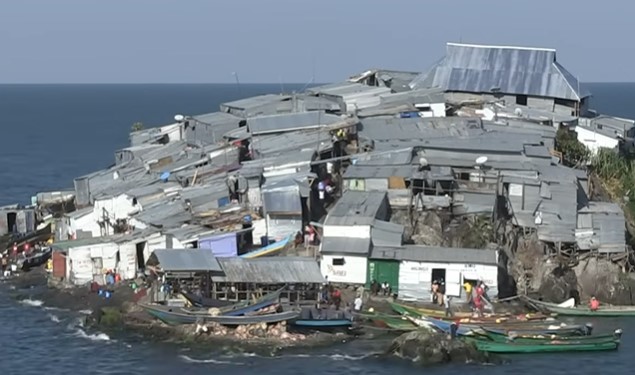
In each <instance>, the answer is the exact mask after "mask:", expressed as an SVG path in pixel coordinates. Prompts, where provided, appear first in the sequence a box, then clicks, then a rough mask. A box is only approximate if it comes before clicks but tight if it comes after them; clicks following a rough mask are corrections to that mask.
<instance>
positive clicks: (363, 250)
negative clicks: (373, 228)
mask: <svg viewBox="0 0 635 375" xmlns="http://www.w3.org/2000/svg"><path fill="white" fill-rule="evenodd" d="M370 248H371V239H370V238H353V237H324V238H323V239H322V244H321V247H320V252H321V253H322V254H351V255H361V256H364V257H365V256H368V252H369V251H370Z"/></svg>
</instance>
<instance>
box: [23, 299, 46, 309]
mask: <svg viewBox="0 0 635 375" xmlns="http://www.w3.org/2000/svg"><path fill="white" fill-rule="evenodd" d="M20 303H21V304H23V305H26V306H33V307H40V306H42V305H44V302H43V301H40V300H39V299H30V298H27V299H23V300H22V301H20Z"/></svg>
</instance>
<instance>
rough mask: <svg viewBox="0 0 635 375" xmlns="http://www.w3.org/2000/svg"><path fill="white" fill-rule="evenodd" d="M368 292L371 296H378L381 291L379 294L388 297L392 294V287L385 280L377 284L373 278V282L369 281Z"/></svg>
mask: <svg viewBox="0 0 635 375" xmlns="http://www.w3.org/2000/svg"><path fill="white" fill-rule="evenodd" d="M370 293H371V294H372V295H373V296H378V295H380V293H381V295H383V296H386V297H388V296H390V295H391V294H392V287H391V286H390V284H389V283H388V282H387V281H384V282H383V283H381V284H379V283H378V282H377V280H373V282H372V283H370Z"/></svg>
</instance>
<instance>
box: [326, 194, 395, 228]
mask: <svg viewBox="0 0 635 375" xmlns="http://www.w3.org/2000/svg"><path fill="white" fill-rule="evenodd" d="M386 202H387V197H386V192H384V191H352V190H348V191H346V192H344V194H343V195H342V197H341V198H340V199H339V200H338V201H337V203H335V205H334V206H333V208H332V209H331V211H329V213H328V215H327V216H326V220H325V222H324V224H325V225H372V224H373V222H374V221H375V219H385V217H381V216H383V211H384V210H385V207H386V204H387V203H386Z"/></svg>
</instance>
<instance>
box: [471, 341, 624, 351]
mask: <svg viewBox="0 0 635 375" xmlns="http://www.w3.org/2000/svg"><path fill="white" fill-rule="evenodd" d="M464 340H466V341H468V342H471V343H473V344H474V345H475V346H476V348H477V349H478V350H479V351H482V352H488V353H501V354H504V353H506V354H512V353H563V352H598V351H606V350H616V349H617V348H618V347H619V345H620V341H619V340H616V339H613V340H611V341H602V342H582V341H565V340H552V341H548V342H540V343H536V344H525V343H508V342H507V343H502V342H494V341H487V340H480V339H476V338H464Z"/></svg>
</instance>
